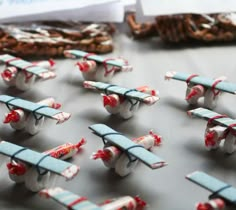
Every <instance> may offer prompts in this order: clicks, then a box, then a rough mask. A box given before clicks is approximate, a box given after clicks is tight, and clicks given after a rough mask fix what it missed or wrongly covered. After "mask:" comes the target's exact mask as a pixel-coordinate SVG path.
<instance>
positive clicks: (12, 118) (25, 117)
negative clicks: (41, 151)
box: [0, 95, 71, 135]
mask: <svg viewBox="0 0 236 210" xmlns="http://www.w3.org/2000/svg"><path fill="white" fill-rule="evenodd" d="M0 103H5V104H6V106H7V108H8V109H9V110H10V112H9V113H8V114H7V115H6V118H5V120H4V123H10V125H11V127H12V128H14V129H17V130H21V129H23V128H25V130H26V131H27V132H28V133H30V134H31V135H34V134H36V133H37V132H39V130H40V128H41V127H42V125H43V123H44V118H45V117H46V118H51V119H54V120H56V121H57V124H58V123H63V122H65V121H66V120H68V119H69V118H70V116H71V114H69V113H66V112H62V111H60V110H57V109H58V108H59V107H60V106H61V105H60V104H57V103H55V100H54V99H53V98H48V99H45V100H42V101H39V102H38V103H34V102H30V101H27V100H23V99H20V98H16V97H12V96H8V95H0Z"/></svg>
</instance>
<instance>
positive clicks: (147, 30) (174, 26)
mask: <svg viewBox="0 0 236 210" xmlns="http://www.w3.org/2000/svg"><path fill="white" fill-rule="evenodd" d="M129 19H131V18H129ZM133 21H134V23H133V26H132V24H130V21H128V24H129V25H130V28H131V31H132V33H133V34H134V36H136V34H137V28H139V32H138V35H140V34H142V35H143V36H147V35H150V34H152V35H157V34H159V36H160V38H161V40H163V41H165V42H171V43H179V42H190V41H200V42H216V41H221V42H225V41H233V40H235V39H236V13H217V14H180V15H163V16H157V17H156V22H155V23H143V24H138V23H135V19H134V18H133ZM152 24H154V25H155V28H156V33H153V32H152V31H153V28H152V27H150V26H151V25H152ZM148 25H149V27H147V26H148ZM134 26H135V27H134ZM138 26H139V27H138ZM142 26H143V27H142ZM144 26H146V27H144ZM135 30H136V31H135Z"/></svg>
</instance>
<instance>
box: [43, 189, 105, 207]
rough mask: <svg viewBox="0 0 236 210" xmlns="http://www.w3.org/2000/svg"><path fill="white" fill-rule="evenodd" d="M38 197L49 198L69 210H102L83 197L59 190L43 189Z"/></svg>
mask: <svg viewBox="0 0 236 210" xmlns="http://www.w3.org/2000/svg"><path fill="white" fill-rule="evenodd" d="M40 195H41V196H46V197H50V198H52V199H53V200H55V201H56V202H58V203H60V204H62V205H63V206H65V207H67V208H68V209H71V210H102V208H100V207H98V206H97V205H96V204H93V203H92V202H90V201H88V200H87V199H84V197H81V196H78V195H76V194H74V193H72V192H70V191H67V190H63V189H61V188H52V189H45V190H42V191H41V192H40Z"/></svg>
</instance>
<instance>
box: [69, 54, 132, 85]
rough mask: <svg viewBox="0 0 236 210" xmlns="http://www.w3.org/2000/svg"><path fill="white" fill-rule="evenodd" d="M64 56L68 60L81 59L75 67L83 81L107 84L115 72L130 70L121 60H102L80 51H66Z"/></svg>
mask: <svg viewBox="0 0 236 210" xmlns="http://www.w3.org/2000/svg"><path fill="white" fill-rule="evenodd" d="M64 55H65V56H66V57H69V58H82V60H81V61H79V62H77V63H76V65H77V66H78V67H79V69H80V71H81V72H82V75H83V77H84V79H85V80H93V81H100V82H108V81H110V80H111V78H112V77H113V75H114V73H115V72H117V71H131V70H132V66H130V65H129V64H128V62H127V61H126V60H124V59H122V58H103V57H101V56H99V55H95V54H93V53H87V52H83V51H80V50H66V51H64Z"/></svg>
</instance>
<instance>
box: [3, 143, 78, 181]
mask: <svg viewBox="0 0 236 210" xmlns="http://www.w3.org/2000/svg"><path fill="white" fill-rule="evenodd" d="M0 153H1V154H3V155H6V156H9V157H12V158H14V159H18V160H20V161H23V162H25V163H28V164H30V165H32V166H35V167H36V168H38V169H40V168H41V169H45V170H47V171H51V172H54V173H56V174H58V175H61V176H64V177H66V178H67V179H71V178H73V177H74V176H75V175H76V174H77V173H78V171H79V167H78V166H76V165H73V164H71V163H68V162H65V161H62V160H59V159H56V158H53V157H51V156H49V155H46V154H44V153H39V152H36V151H33V150H31V149H28V148H24V147H21V146H18V145H15V144H12V143H10V142H6V141H1V142H0Z"/></svg>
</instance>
